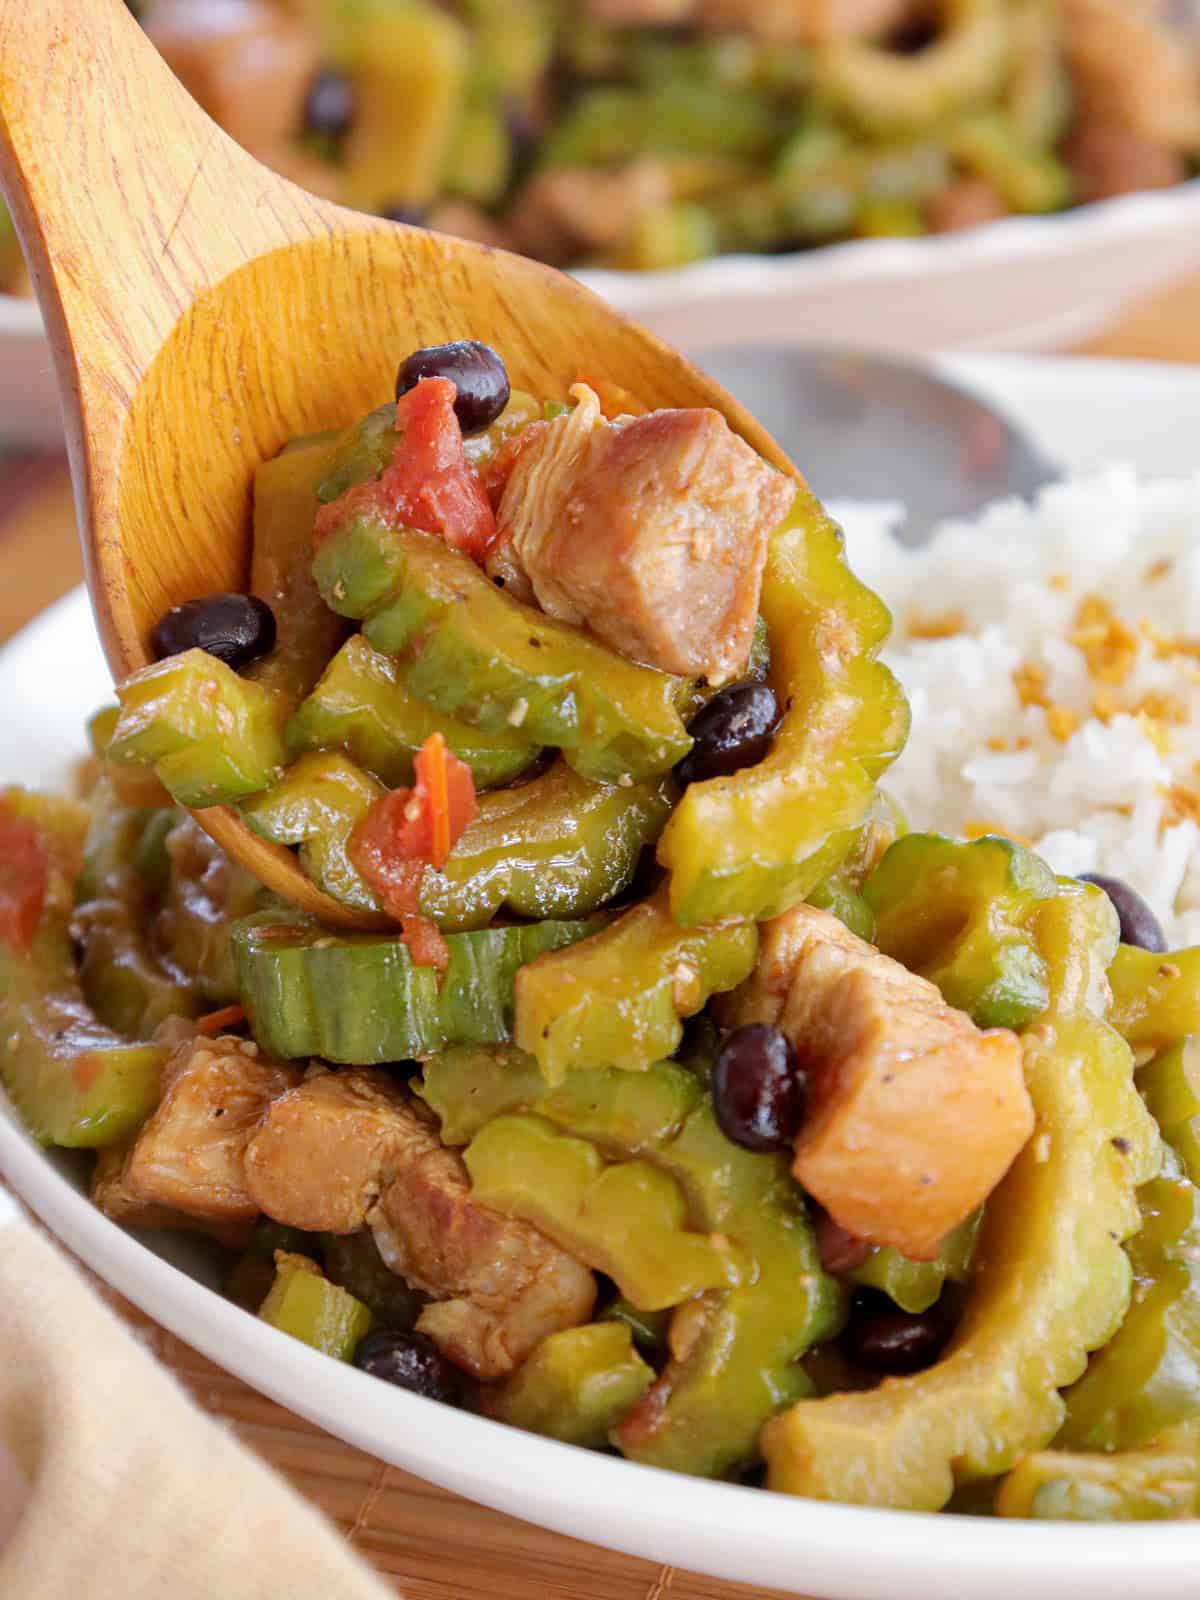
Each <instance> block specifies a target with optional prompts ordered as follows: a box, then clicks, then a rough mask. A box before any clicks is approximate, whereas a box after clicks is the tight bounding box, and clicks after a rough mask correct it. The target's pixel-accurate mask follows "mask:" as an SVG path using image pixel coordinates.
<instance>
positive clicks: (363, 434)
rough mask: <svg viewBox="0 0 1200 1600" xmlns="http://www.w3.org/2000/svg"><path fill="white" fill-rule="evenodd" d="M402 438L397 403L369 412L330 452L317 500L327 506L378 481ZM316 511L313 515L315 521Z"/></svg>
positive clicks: (310, 539)
mask: <svg viewBox="0 0 1200 1600" xmlns="http://www.w3.org/2000/svg"><path fill="white" fill-rule="evenodd" d="M399 438H400V435H399V434H398V433H397V432H396V402H395V401H394V400H389V401H388V403H387V405H385V406H379V407H377V409H376V410H374V411H371V412H368V413H367V415H366V416H365V417H364V418H363V419H362V421H361V422H356V423H354V425H353V426H352V427H349V428H347V429H346V431H345V432H344V433H342V434H340V435H339V436H338V438H337V440H336V442H335V443H334V445H333V448H332V449H331V450H330V452H329V456H328V459H327V460H326V463H325V473H324V476H323V477H322V478H321V481H320V483H319V484H318V485H317V500H318V502H319V503H320V504H321V505H323V506H325V505H328V504H329V503H330V501H332V500H337V499H338V498H340V496H342V495H344V494H345V492H346V490H347V489H353V488H354V487H355V485H356V484H359V483H366V482H367V480H368V479H369V478H378V476H379V474H380V473H381V472H382V471H383V469H384V467H386V466H387V464H388V463H389V462H390V461H391V459H392V456H393V455H394V454H395V450H396V445H397V443H398V442H399ZM315 516H316V511H315V510H314V512H313V517H314V518H315ZM308 536H309V553H310V556H311V551H312V522H311V521H310V522H309V527H308Z"/></svg>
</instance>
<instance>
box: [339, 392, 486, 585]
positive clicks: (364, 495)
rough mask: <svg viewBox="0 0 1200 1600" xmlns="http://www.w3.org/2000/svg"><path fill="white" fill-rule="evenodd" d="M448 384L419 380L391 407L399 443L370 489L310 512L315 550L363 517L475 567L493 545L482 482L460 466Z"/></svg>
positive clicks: (463, 460) (464, 463)
mask: <svg viewBox="0 0 1200 1600" xmlns="http://www.w3.org/2000/svg"><path fill="white" fill-rule="evenodd" d="M457 394H458V390H457V389H456V388H455V387H454V385H453V384H452V383H451V381H450V379H449V378H422V380H421V382H420V383H418V384H417V386H416V388H415V389H410V390H409V391H408V393H407V394H406V395H403V396H402V397H401V399H400V400H399V401H398V403H397V405H396V430H397V432H398V433H399V435H400V437H399V439H398V440H397V441H396V449H395V452H394V453H393V455H392V459H391V461H390V463H389V464H388V465H387V466H386V467H385V468H384V469H383V471H382V473H381V474H380V476H379V479H378V481H377V482H374V483H360V484H357V485H356V486H355V487H354V488H353V489H348V490H347V491H346V493H345V494H344V495H342V496H341V497H340V498H339V499H337V500H334V501H333V502H332V503H331V504H330V505H327V506H323V507H322V508H321V510H320V511H319V512H318V513H317V521H316V526H315V528H314V530H313V542H314V544H315V545H316V547H317V548H318V549H319V548H320V546H321V543H322V542H323V541H324V540H325V539H326V538H328V536H329V535H330V533H332V532H333V530H334V528H335V527H337V526H339V524H340V523H341V521H342V519H343V518H344V517H345V516H347V515H353V514H355V513H356V512H362V513H363V514H365V515H375V516H379V517H383V518H384V519H385V521H387V522H389V523H393V524H398V525H403V526H404V527H406V528H418V529H420V531H421V532H422V533H435V534H437V535H438V537H439V538H442V539H444V540H445V541H446V543H447V544H448V545H450V546H452V547H453V548H454V549H455V550H461V551H463V552H464V554H466V555H469V556H470V557H472V559H473V560H475V561H479V562H482V561H483V559H484V557H485V556H486V555H487V553H488V551H489V549H490V548H491V546H492V545H493V543H494V542H495V539H496V515H495V512H494V511H493V510H492V503H491V501H490V500H489V499H488V495H487V490H486V489H485V488H484V485H483V480H482V478H481V477H480V476H479V474H478V473H477V472H476V471H475V468H474V467H473V466H472V465H471V463H470V462H469V461H468V460H467V457H466V453H465V451H464V450H463V437H462V429H461V428H460V427H459V424H458V418H457V417H456V416H455V414H454V401H455V397H456V395H457Z"/></svg>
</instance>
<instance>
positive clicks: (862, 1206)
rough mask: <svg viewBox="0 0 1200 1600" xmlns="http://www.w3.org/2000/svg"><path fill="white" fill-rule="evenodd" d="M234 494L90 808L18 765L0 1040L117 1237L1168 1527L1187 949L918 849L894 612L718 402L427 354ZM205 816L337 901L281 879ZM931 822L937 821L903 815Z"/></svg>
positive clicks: (411, 1351) (885, 1468)
mask: <svg viewBox="0 0 1200 1600" xmlns="http://www.w3.org/2000/svg"><path fill="white" fill-rule="evenodd" d="M397 395H398V398H397V400H396V401H395V403H394V404H389V405H386V406H383V407H381V408H380V409H379V410H377V411H374V412H372V413H371V415H370V416H368V417H366V418H365V419H363V420H362V421H359V422H357V423H355V424H354V425H352V426H350V427H349V428H348V429H347V430H346V431H345V432H341V433H331V434H322V435H320V436H317V437H312V438H304V439H297V440H295V441H293V442H292V443H291V444H289V445H288V446H287V448H286V449H284V450H283V452H282V453H281V454H280V455H279V456H278V457H276V458H275V459H274V460H271V461H267V462H266V463H264V464H263V465H262V466H261V467H260V469H259V471H258V474H257V480H256V484H255V493H254V526H253V566H252V575H251V592H250V593H248V594H226V595H212V596H200V597H196V598H194V599H190V600H187V601H185V602H184V603H183V604H181V605H179V606H177V607H176V608H175V609H174V610H172V611H171V612H169V613H168V614H167V615H166V616H164V617H163V618H162V620H161V622H160V623H159V625H158V627H157V628H156V630H155V634H154V647H155V653H156V654H157V656H158V658H159V659H158V660H156V661H155V663H154V664H153V665H151V666H149V667H147V668H145V669H144V670H142V671H140V672H137V673H136V674H134V675H133V676H132V677H131V678H129V679H128V681H126V682H125V683H123V684H121V685H120V686H119V688H118V691H117V698H118V705H117V706H115V707H111V708H108V709H105V710H102V711H101V712H99V713H98V714H97V716H96V717H95V718H94V719H93V721H92V723H91V727H90V735H91V741H92V746H93V751H94V755H93V757H92V758H91V760H90V761H89V762H88V764H87V765H86V768H85V770H84V775H83V782H82V785H81V793H82V798H80V799H72V800H67V799H57V798H50V797H46V796H38V795H34V794H32V793H28V792H25V791H22V790H19V789H10V790H8V791H5V792H4V793H3V795H2V796H0V972H2V974H3V977H2V982H0V1074H2V1077H3V1082H4V1085H5V1086H6V1088H7V1091H8V1094H9V1096H10V1097H11V1099H12V1101H13V1102H14V1103H15V1105H16V1107H17V1108H18V1110H19V1112H20V1113H21V1115H22V1116H23V1118H24V1120H25V1122H26V1124H27V1125H28V1127H29V1129H30V1130H31V1132H32V1133H33V1134H34V1135H35V1136H36V1137H37V1138H38V1139H40V1140H41V1141H43V1142H45V1143H49V1144H55V1145H60V1146H65V1147H68V1148H76V1149H83V1150H91V1151H94V1152H95V1153H96V1156H95V1162H96V1164H95V1174H94V1178H93V1187H92V1193H93V1197H94V1199H95V1202H96V1204H97V1205H98V1206H99V1207H100V1208H101V1209H102V1210H103V1211H104V1212H105V1213H106V1214H107V1215H108V1216H109V1217H111V1218H112V1219H114V1220H115V1221H118V1222H121V1223H124V1224H127V1225H130V1226H134V1227H138V1228H150V1229H154V1228H186V1229H193V1230H197V1231H199V1232H201V1233H203V1234H206V1235H210V1236H211V1237H212V1238H213V1239H215V1240H217V1241H218V1242H219V1243H220V1244H221V1245H223V1246H224V1247H225V1248H226V1249H227V1250H228V1252H229V1261H230V1268H229V1293H230V1295H231V1296H232V1297H233V1298H234V1299H235V1300H237V1301H238V1302H239V1303H240V1304H242V1305H243V1306H245V1307H246V1308H247V1309H248V1310H250V1311H252V1312H254V1313H256V1314H257V1315H259V1316H260V1317H262V1318H264V1319H265V1320H266V1321H267V1322H269V1323H271V1324H273V1325H274V1326H275V1327H277V1328H280V1329H282V1330H284V1331H285V1332H287V1333H289V1334H291V1335H293V1336H295V1337H296V1338H298V1339H301V1340H305V1341H307V1342H308V1343H309V1344H311V1345H313V1346H315V1347H316V1348H317V1349H319V1350H321V1351H323V1352H325V1353H326V1354H327V1355H329V1356H330V1357H332V1358H335V1359H338V1360H341V1361H348V1362H354V1363H356V1364H357V1365H358V1366H359V1367H360V1368H362V1369H363V1370H364V1371H365V1372H366V1373H368V1374H373V1375H374V1377H375V1378H377V1379H379V1380H381V1381H385V1382H388V1383H392V1384H396V1385H400V1386H401V1387H404V1388H407V1389H409V1390H413V1391H415V1392H416V1393H419V1394H422V1395H425V1396H432V1397H435V1398H437V1399H440V1400H442V1401H445V1402H447V1403H451V1404H456V1405H461V1406H466V1407H470V1408H474V1409H476V1410H478V1411H480V1412H482V1413H483V1414H484V1415H486V1416H489V1417H493V1418H499V1419H502V1420H503V1421H506V1422H508V1423H511V1424H514V1425H516V1426H518V1427H522V1428H526V1429H532V1430H534V1431H536V1432H539V1433H543V1434H547V1435H549V1436H551V1437H553V1438H556V1439H560V1440H565V1441H569V1442H572V1443H575V1444H577V1445H582V1446H588V1447H591V1448H595V1449H606V1450H610V1451H617V1452H620V1453H621V1454H623V1455H624V1456H626V1457H628V1458H629V1459H631V1460H634V1461H638V1462H644V1463H649V1464H652V1465H656V1466H661V1467H668V1468H673V1469H675V1470H677V1471H680V1472H686V1473H692V1474H697V1475H702V1476H707V1477H715V1478H730V1479H735V1480H739V1481H747V1482H755V1483H765V1485H766V1486H767V1487H768V1488H769V1489H772V1490H777V1491H783V1492H786V1493H793V1494H799V1495H806V1496H813V1497H818V1498H826V1499H832V1500H841V1501H849V1502H858V1503H867V1504H872V1505H883V1506H893V1507H907V1508H914V1509H925V1510H937V1509H941V1508H943V1507H947V1506H948V1507H950V1508H952V1509H957V1510H973V1511H981V1510H994V1511H995V1512H997V1513H999V1514H1000V1515H1004V1516H1023V1517H1045V1518H1076V1519H1094V1520H1115V1519H1130V1518H1149V1517H1187V1516H1191V1515H1193V1514H1196V1512H1197V1511H1198V1510H1200V1187H1198V1186H1200V1136H1198V1133H1197V1130H1198V1129H1200V1054H1198V1053H1197V1043H1196V1036H1197V1035H1200V952H1198V951H1195V950H1187V951H1182V952H1178V953H1175V954H1168V953H1164V950H1163V948H1162V940H1161V937H1160V936H1159V933H1158V930H1157V928H1156V926H1155V923H1154V918H1153V916H1152V915H1151V914H1150V912H1149V910H1148V908H1147V907H1145V906H1144V905H1142V904H1141V902H1140V901H1138V899H1137V897H1136V896H1135V895H1134V894H1133V893H1132V891H1131V890H1129V889H1128V887H1127V886H1123V885H1121V884H1119V883H1112V882H1108V883H1106V884H1096V883H1089V882H1084V881H1081V880H1076V879H1070V878H1062V877H1056V876H1055V875H1054V874H1053V873H1052V872H1051V870H1050V869H1049V868H1048V867H1047V866H1046V865H1045V864H1044V863H1043V862H1042V861H1041V860H1040V859H1039V858H1038V857H1037V856H1036V855H1034V854H1033V853H1032V852H1031V851H1030V850H1029V849H1027V848H1026V847H1025V846H1023V845H1022V844H1020V843H1019V842H1016V841H1013V840H1009V839H1005V838H1001V837H985V838H980V839H975V840H972V841H970V842H960V841H958V840H955V839H952V838H949V837H944V836H940V835H937V834H930V833H921V832H918V831H913V830H912V828H911V827H910V825H909V824H908V823H907V822H906V821H905V820H904V819H902V818H901V817H900V816H899V815H898V814H897V812H896V810H895V808H894V806H892V805H891V804H890V803H889V801H888V799H887V797H886V795H885V794H884V792H883V791H882V790H881V789H880V788H879V782H880V779H881V778H883V777H884V775H885V773H886V770H887V768H888V766H889V764H890V763H891V762H892V761H893V760H894V758H895V757H896V756H897V754H898V753H899V751H900V750H901V748H902V746H903V744H904V740H905V737H906V734H907V731H908V712H907V706H906V704H905V701H904V697H903V695H902V693H901V691H900V689H899V686H898V684H897V683H896V681H895V679H894V678H893V677H892V675H891V674H890V672H889V671H888V670H887V669H886V668H885V667H884V666H883V665H881V664H880V662H879V661H878V659H877V656H878V652H879V650H880V648H881V646H882V645H883V643H884V641H885V638H886V634H887V631H888V626H889V618H888V615H887V612H886V610H885V609H884V607H883V606H882V604H881V603H880V602H879V601H878V600H877V599H876V597H875V596H874V595H873V594H872V593H871V592H870V591H869V590H867V589H866V588H865V587H864V586H863V585H862V584H861V583H860V582H859V581H858V580H857V579H856V578H855V577H854V575H853V574H852V572H851V571H850V569H849V568H848V566H847V565H846V562H845V559H844V555H843V548H842V540H841V536H840V533H839V530H838V528H837V526H836V525H835V524H834V523H833V522H832V521H831V520H830V519H829V517H828V516H827V515H826V514H825V512H824V511H823V510H822V508H821V506H820V505H819V504H818V502H817V501H816V500H815V499H814V497H813V496H812V494H811V493H810V492H809V491H808V490H807V489H806V488H805V487H804V486H803V485H802V484H801V483H800V482H799V480H797V479H793V478H791V477H788V476H785V475H784V474H782V473H780V472H779V471H777V470H775V469H774V468H773V467H771V466H768V465H767V464H766V463H765V462H764V461H762V460H761V459H760V458H759V457H758V456H757V455H756V454H755V452H754V451H753V450H752V449H751V448H750V447H749V446H748V445H747V444H746V443H745V442H744V441H743V440H742V439H740V438H739V437H738V436H737V435H736V434H735V433H734V432H733V431H732V430H731V429H730V428H729V426H728V425H727V423H726V422H725V420H724V419H723V417H721V416H720V415H719V414H718V413H717V412H715V411H709V410H679V411H670V410H661V411H653V412H649V413H647V412H646V411H645V410H644V408H643V407H641V406H640V405H639V404H638V401H637V398H636V396H634V395H631V394H628V393H626V392H625V391H624V390H622V389H619V388H617V387H616V386H615V385H614V384H613V383H612V382H608V381H604V380H601V379H599V378H595V377H593V378H591V379H590V380H589V379H586V378H582V377H581V379H580V381H579V382H578V383H576V384H575V385H574V387H573V388H572V389H571V390H570V393H569V394H567V395H565V396H562V395H553V396H546V395H530V394H524V393H520V392H513V391H511V390H510V385H509V381H508V377H507V374H506V371H505V368H504V366H503V364H502V362H501V360H500V358H499V357H498V356H497V355H496V354H495V353H494V352H492V351H491V350H489V349H488V348H487V347H485V346H482V345H478V344H472V343H462V344H457V345H449V346H445V347H441V348H439V349H435V350H425V351H418V352H416V353H415V354H413V355H411V356H410V357H408V359H407V360H406V361H405V362H404V363H403V365H402V367H401V369H400V373H399V380H398V384H397ZM221 805H224V806H231V807H236V808H237V809H238V811H239V812H240V814H241V815H242V816H243V817H244V818H245V819H246V821H247V822H248V824H249V825H250V827H251V828H253V829H254V830H255V831H256V832H257V833H259V834H260V835H261V836H262V837H263V838H265V839H266V840H269V841H272V842H273V843H274V844H276V845H277V846H280V847H283V848H286V849H289V850H293V851H295V852H296V853H297V860H298V863H299V864H300V866H301V867H302V868H303V870H304V872H305V873H307V874H308V875H309V876H310V877H311V879H312V880H313V881H314V882H315V883H316V884H317V885H318V886H319V887H320V888H321V889H322V890H323V891H324V892H325V894H326V895H328V896H330V897H332V898H333V899H334V900H336V901H338V902H341V903H342V904H343V905H345V906H348V907H352V908H355V909H356V910H358V911H360V912H362V913H364V914H366V915H369V916H372V917H374V918H375V919H376V924H375V925H374V926H373V927H372V928H364V930H363V931H361V932H346V931H339V930H335V929H334V928H333V927H331V926H323V925H320V924H318V923H317V922H315V921H313V920H311V919H310V918H308V917H307V916H305V915H303V914H301V913H300V912H298V911H297V910H296V909H295V908H294V907H293V906H291V905H289V904H286V903H284V902H283V901H281V900H279V899H276V898H274V897H273V896H272V895H270V894H269V893H268V892H267V891H265V890H264V889H262V888H261V887H260V885H259V884H258V883H257V882H256V881H255V880H254V879H252V878H251V877H249V876H248V874H247V873H246V872H245V871H244V870H243V869H242V868H240V867H238V866H236V865H235V864H234V863H233V862H232V861H231V860H230V859H229V858H227V857H226V856H225V855H223V853H222V852H221V850H220V849H219V848H218V847H217V846H216V845H215V844H214V843H213V842H212V841H211V840H210V839H209V838H208V836H207V834H206V833H205V832H204V831H203V829H202V827H201V826H200V824H199V823H198V822H197V820H196V819H195V818H194V817H193V816H192V815H190V814H189V810H188V809H185V808H204V807H210V806H221ZM914 821H915V822H917V823H919V819H914Z"/></svg>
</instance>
